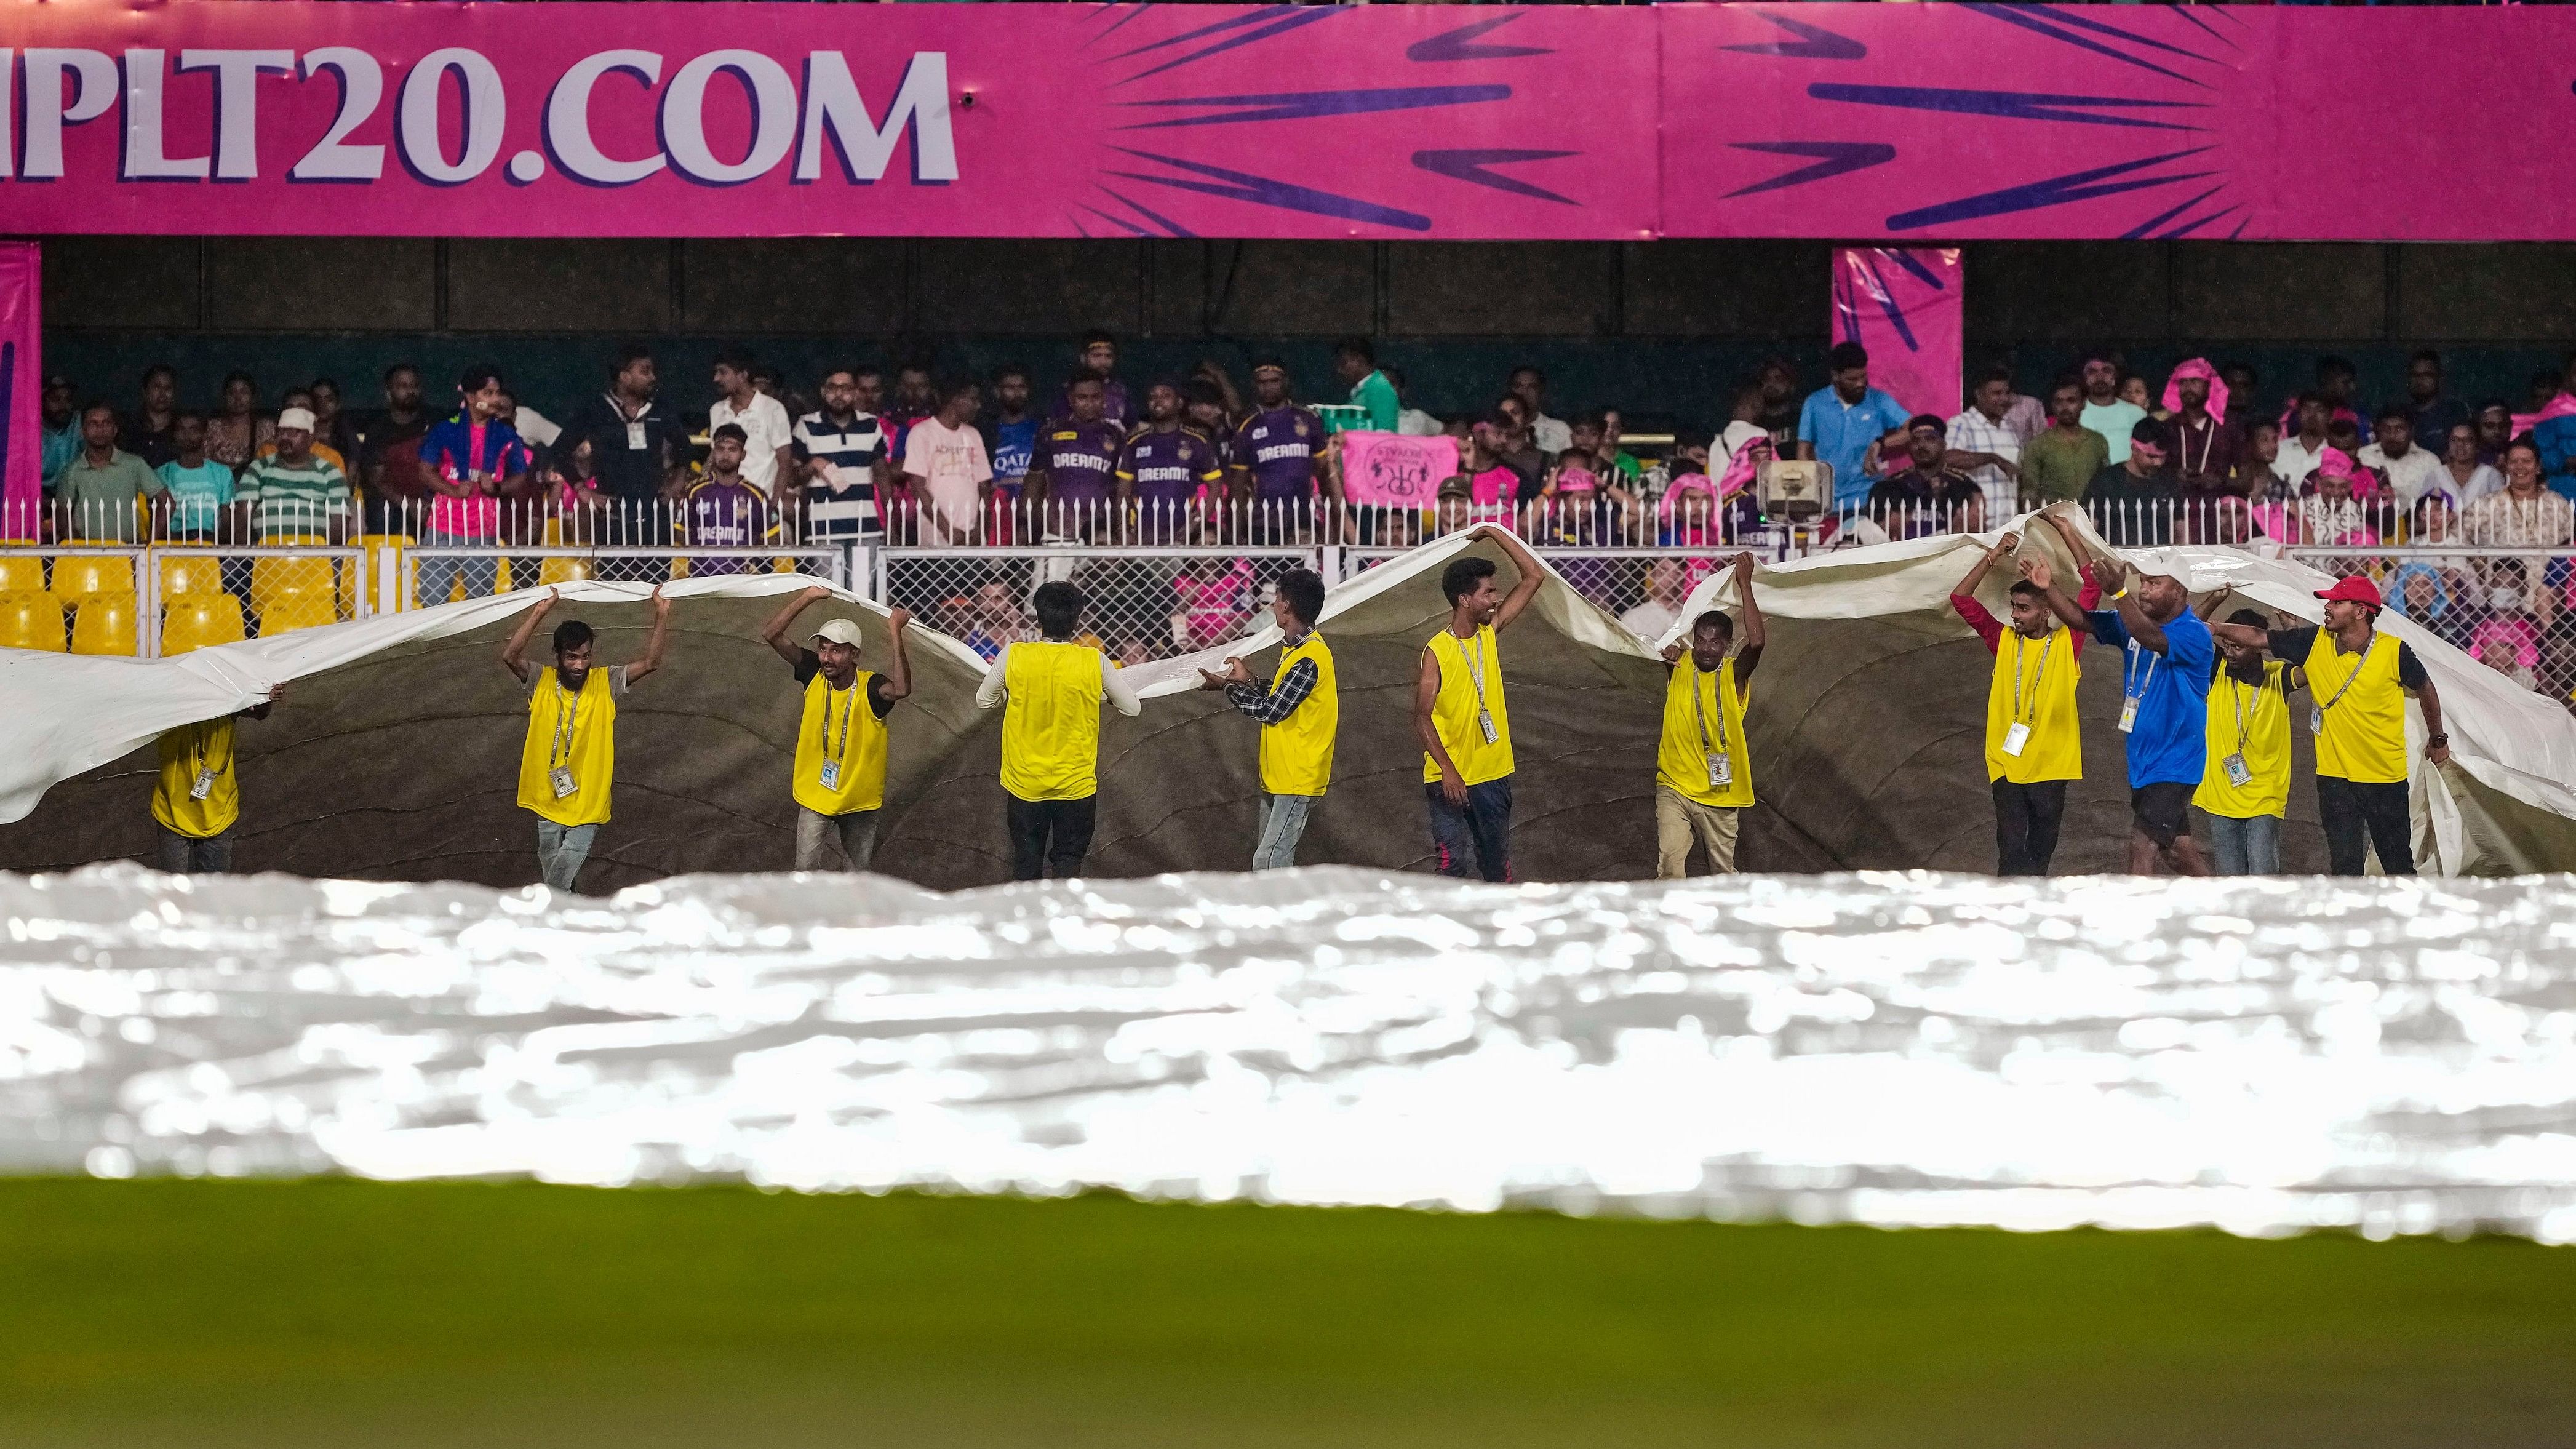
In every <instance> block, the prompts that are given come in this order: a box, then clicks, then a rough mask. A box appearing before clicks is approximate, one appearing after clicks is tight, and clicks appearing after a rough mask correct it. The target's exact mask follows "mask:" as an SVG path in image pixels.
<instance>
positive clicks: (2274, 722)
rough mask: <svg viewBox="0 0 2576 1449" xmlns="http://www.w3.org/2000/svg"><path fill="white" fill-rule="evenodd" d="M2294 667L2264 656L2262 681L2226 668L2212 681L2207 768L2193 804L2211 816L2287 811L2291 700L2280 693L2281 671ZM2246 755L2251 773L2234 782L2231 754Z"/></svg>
mask: <svg viewBox="0 0 2576 1449" xmlns="http://www.w3.org/2000/svg"><path fill="white" fill-rule="evenodd" d="M2289 668H2290V666H2288V665H2286V664H2284V663H2282V662H2281V661H2280V660H2278V659H2267V660H2265V661H2263V682H2262V683H2261V684H2247V683H2246V682H2245V681H2244V680H2241V679H2239V678H2237V677H2236V676H2235V675H2233V674H2230V673H2228V672H2227V665H2226V664H2225V662H2224V661H2222V662H2221V663H2220V664H2219V666H2218V677H2217V678H2215V679H2212V680H2211V681H2210V682H2209V772H2208V773H2207V774H2205V775H2203V776H2201V777H2200V788H2199V789H2197V790H2195V791H2193V792H2192V796H2191V803H2193V804H2194V805H2197V806H2199V807H2200V808H2201V809H2203V810H2206V811H2208V812H2209V813H2210V814H2212V815H2221V816H2225V817H2226V818H2227V819H2230V820H2251V819H2253V818H2255V817H2256V816H2258V815H2281V814H2286V813H2287V812H2288V810H2289V808H2290V703H2289V701H2288V700H2287V699H2286V698H2284V697H2283V696H2282V694H2281V676H2282V675H2283V674H2285V673H2287V672H2288V671H2289ZM2239 753H2241V754H2243V755H2244V756H2245V772H2246V774H2247V775H2249V776H2251V777H2252V778H2250V779H2248V780H2247V781H2246V782H2245V783H2244V784H2242V785H2238V784H2234V783H2232V782H2231V781H2229V780H2228V778H2227V757H2228V756H2230V755H2233V754H2239Z"/></svg>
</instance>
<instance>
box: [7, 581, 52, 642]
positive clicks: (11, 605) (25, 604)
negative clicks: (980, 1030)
mask: <svg viewBox="0 0 2576 1449" xmlns="http://www.w3.org/2000/svg"><path fill="white" fill-rule="evenodd" d="M0 649H43V650H46V651H48V652H51V653H55V654H60V653H62V652H63V606H62V605H61V604H59V603H57V602H55V600H54V596H53V595H51V594H38V593H27V592H21V593H15V594H7V595H0Z"/></svg>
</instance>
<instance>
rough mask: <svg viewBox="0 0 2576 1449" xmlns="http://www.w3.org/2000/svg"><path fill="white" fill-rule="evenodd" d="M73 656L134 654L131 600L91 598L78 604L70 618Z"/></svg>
mask: <svg viewBox="0 0 2576 1449" xmlns="http://www.w3.org/2000/svg"><path fill="white" fill-rule="evenodd" d="M72 652H73V653H74V654H132V653H134V652H135V648H134V596H133V595H132V594H92V595H90V596H89V597H88V598H86V599H83V600H81V606H80V611H79V612H78V613H76V614H74V615H72Z"/></svg>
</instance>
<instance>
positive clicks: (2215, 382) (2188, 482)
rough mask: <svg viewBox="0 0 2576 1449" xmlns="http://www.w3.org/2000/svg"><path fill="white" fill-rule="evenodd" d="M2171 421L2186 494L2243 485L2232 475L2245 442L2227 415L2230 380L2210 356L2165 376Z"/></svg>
mask: <svg viewBox="0 0 2576 1449" xmlns="http://www.w3.org/2000/svg"><path fill="white" fill-rule="evenodd" d="M2165 411H2166V412H2168V413H2171V414H2172V415H2173V416H2172V417H2171V418H2170V419H2169V420H2168V421H2167V422H2166V424H2165V427H2166V432H2167V436H2168V437H2169V438H2170V440H2171V442H2170V446H2169V447H2168V449H2167V451H2168V453H2169V454H2170V455H2171V456H2172V459H2173V465H2174V477H2175V480H2176V481H2177V482H2179V483H2180V484H2181V485H2182V493H2183V496H2184V497H2185V498H2208V497H2213V496H2215V495H2217V494H2221V493H2232V492H2238V491H2240V490H2239V489H2238V488H2237V487H2236V485H2235V484H2234V483H2233V482H2231V481H2230V480H2231V479H2233V478H2234V476H2235V473H2236V455H2237V453H2238V452H2239V444H2238V441H2237V438H2236V434H2235V432H2234V431H2233V430H2231V429H2230V428H2229V427H2228V426H2227V424H2226V423H2225V422H2224V421H2222V419H2224V418H2225V417H2226V416H2227V384H2226V383H2225V382H2224V381H2222V380H2221V379H2220V378H2219V376H2218V369H2216V368H2214V367H2211V366H2210V365H2209V360H2208V359H2207V358H2204V357H2195V358H2193V359H2192V360H2190V361H2189V362H2186V363H2184V364H2182V365H2181V366H2180V367H2177V368H2175V369H2174V370H2173V376H2172V377H2170V378H2168V379H2167V380H2166V381H2165Z"/></svg>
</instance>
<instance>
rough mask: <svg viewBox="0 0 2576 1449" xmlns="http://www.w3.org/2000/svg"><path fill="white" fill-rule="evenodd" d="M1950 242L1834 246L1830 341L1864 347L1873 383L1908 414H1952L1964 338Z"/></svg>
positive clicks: (1961, 291)
mask: <svg viewBox="0 0 2576 1449" xmlns="http://www.w3.org/2000/svg"><path fill="white" fill-rule="evenodd" d="M1963 296H1964V287H1963V283H1962V282H1961V279H1960V268H1959V249H1958V248H1957V247H1839V248H1836V249H1835V251H1834V281H1833V298H1834V300H1833V307H1834V313H1833V338H1834V340H1835V341H1836V342H1857V343H1859V344H1860V345H1861V346H1863V347H1866V348H1868V349H1869V380H1870V385H1871V386H1873V387H1877V388H1881V389H1883V390H1885V392H1886V393H1887V395H1888V396H1890V397H1892V398H1895V399H1896V400H1897V401H1898V402H1900V403H1903V404H1904V405H1905V410H1906V411H1907V412H1911V413H1934V414H1937V415H1939V416H1940V417H1943V418H1948V417H1949V416H1951V415H1952V414H1954V413H1956V412H1958V411H1959V358H1960V347H1961V339H1962V337H1964V336H1965V329H1966V309H1965V308H1964V307H1963V306H1961V300H1962V298H1963Z"/></svg>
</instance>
